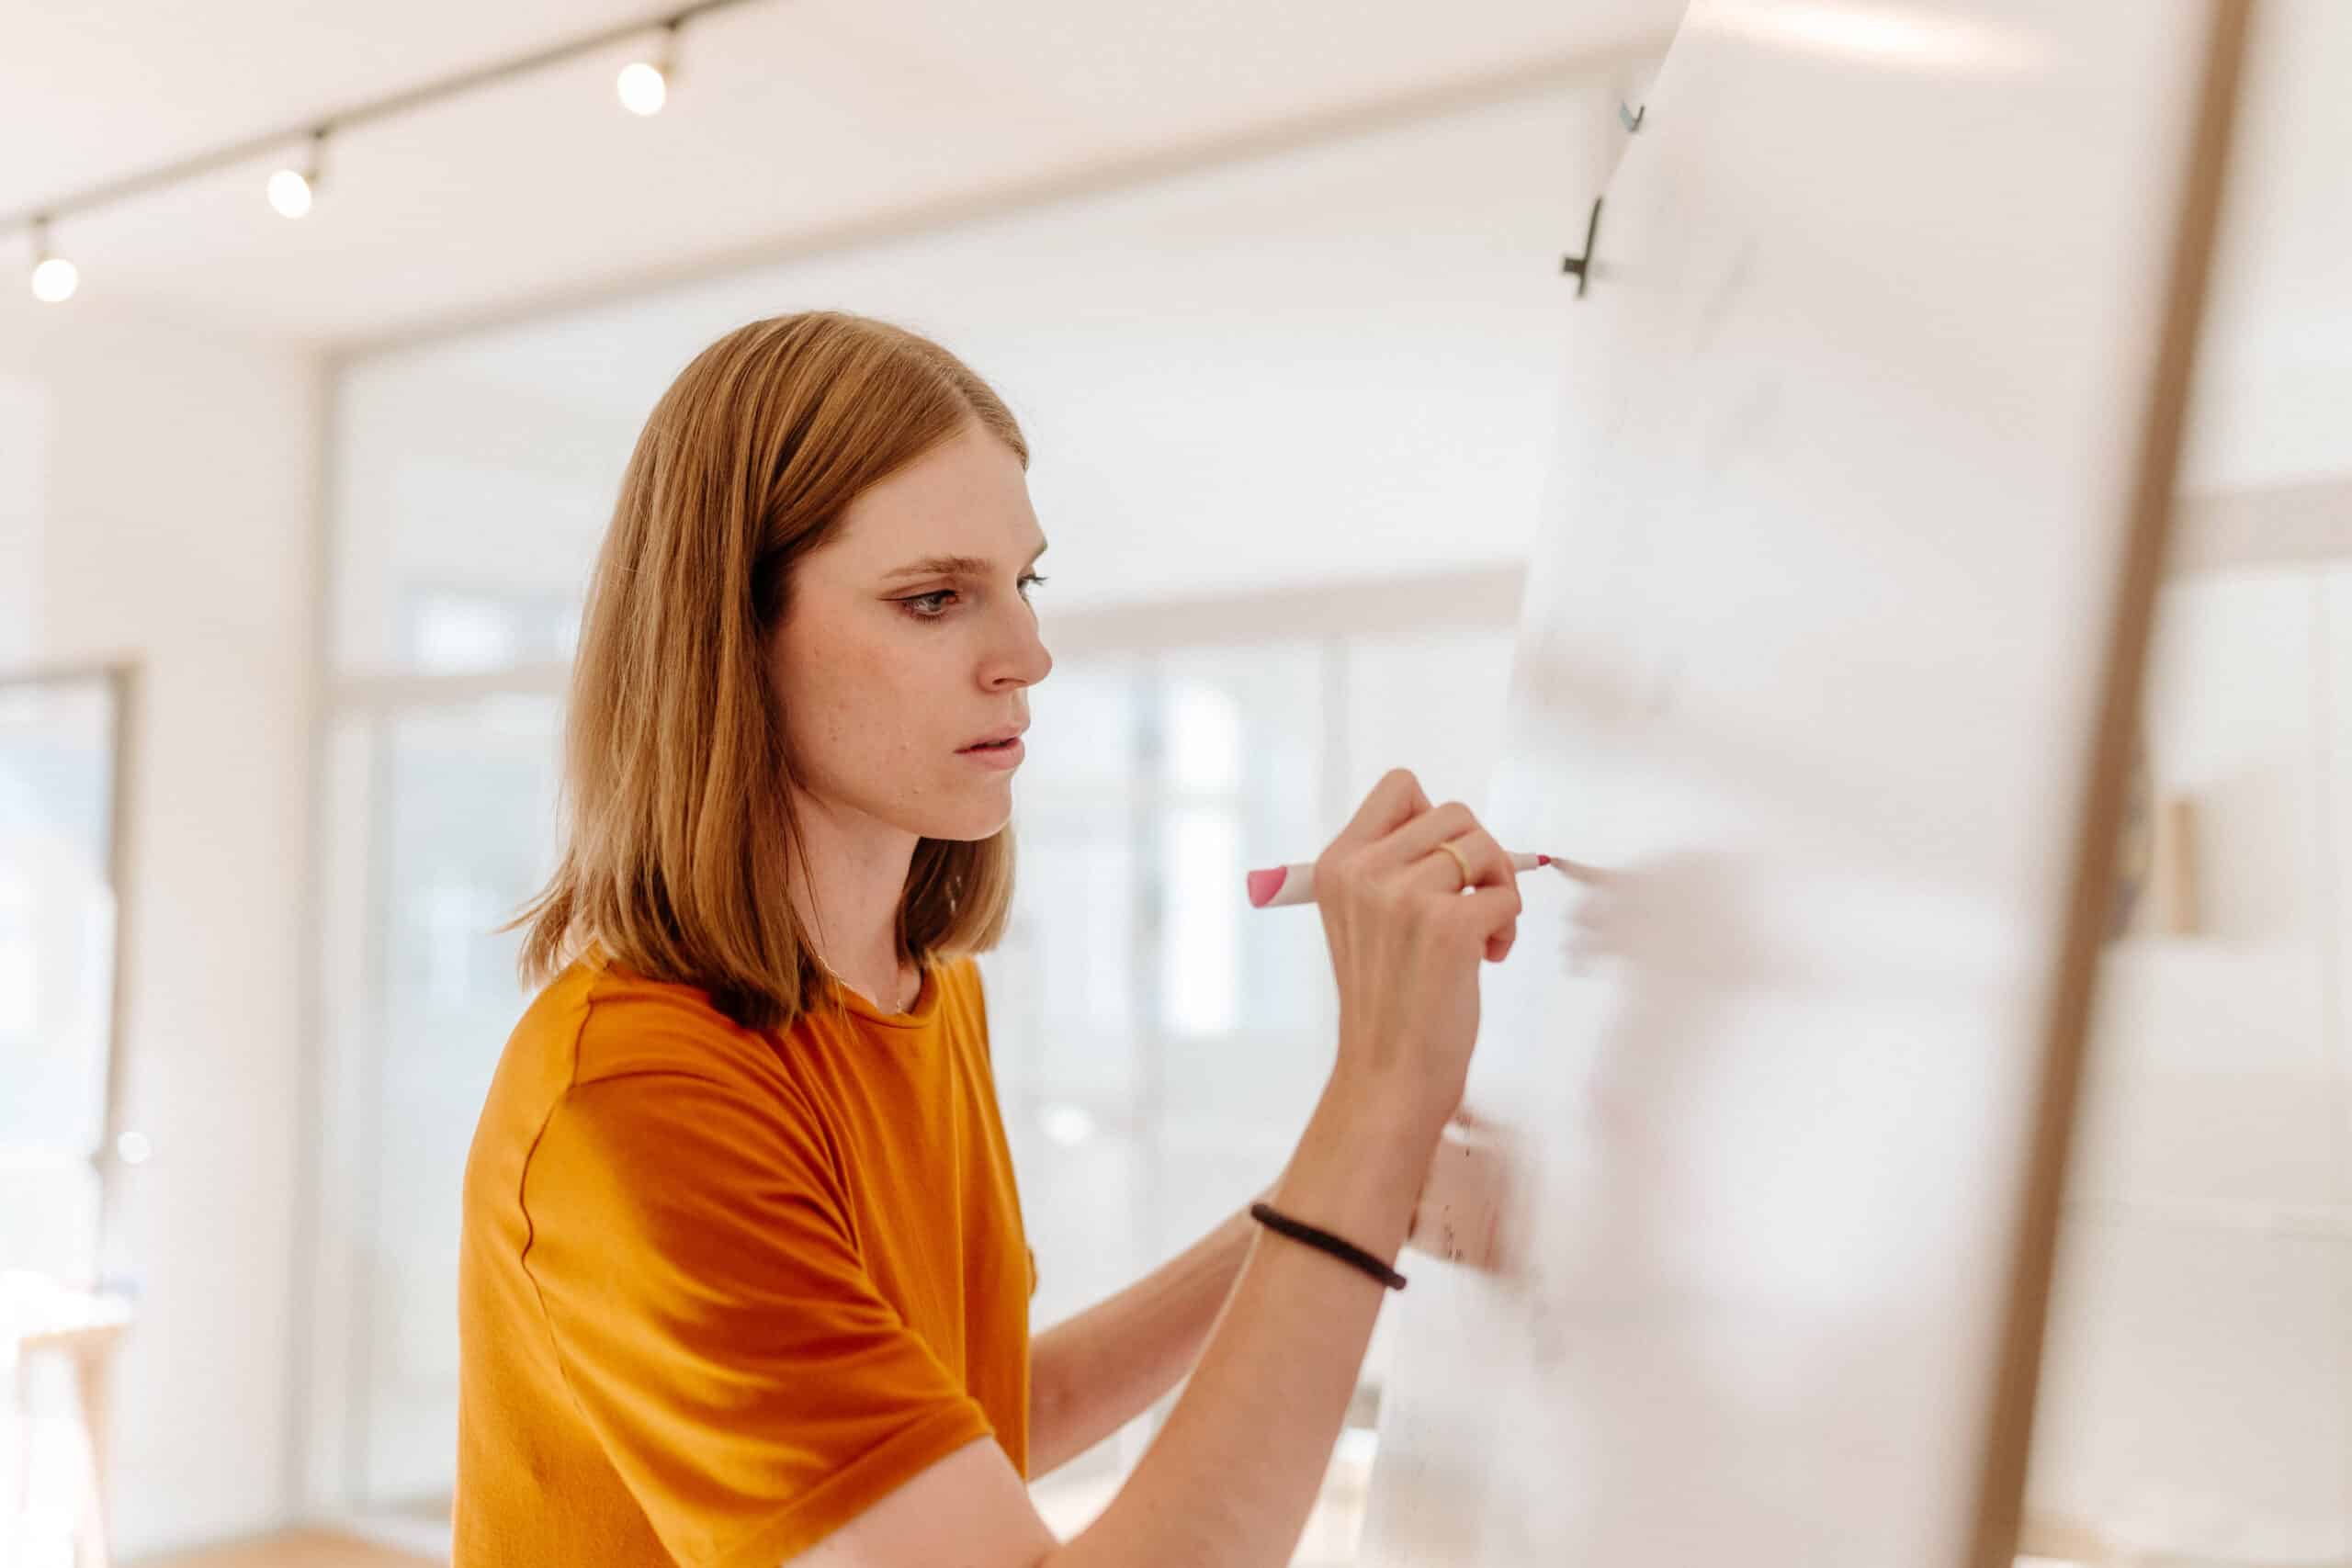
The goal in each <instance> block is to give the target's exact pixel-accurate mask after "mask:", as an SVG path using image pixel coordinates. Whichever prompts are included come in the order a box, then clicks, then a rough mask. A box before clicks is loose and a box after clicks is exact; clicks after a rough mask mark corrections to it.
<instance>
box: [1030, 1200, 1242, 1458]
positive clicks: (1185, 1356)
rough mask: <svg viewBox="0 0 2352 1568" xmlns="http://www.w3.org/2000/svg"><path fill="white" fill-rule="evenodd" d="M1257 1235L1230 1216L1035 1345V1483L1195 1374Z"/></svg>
mask: <svg viewBox="0 0 2352 1568" xmlns="http://www.w3.org/2000/svg"><path fill="white" fill-rule="evenodd" d="M1269 1190H1271V1189H1269ZM1255 1229H1256V1223H1255V1222H1254V1221H1252V1220H1251V1219H1250V1216H1249V1215H1248V1214H1247V1213H1234V1214H1233V1215H1231V1216H1229V1217H1228V1218H1227V1220H1226V1221H1225V1223H1224V1224H1220V1225H1218V1226H1217V1227H1216V1229H1215V1230H1213V1231H1211V1232H1209V1233H1208V1234H1207V1235H1204V1236H1203V1237H1202V1238H1201V1239H1200V1240H1199V1241H1197V1242H1194V1243H1193V1245H1192V1246H1191V1247H1187V1248H1185V1249H1184V1251H1182V1253H1180V1254H1178V1255H1177V1256H1176V1257H1175V1258H1171V1259H1170V1260H1169V1261H1168V1262H1167V1263H1165V1264H1163V1265H1161V1266H1160V1267H1159V1268H1158V1269H1154V1270H1153V1271H1152V1272H1151V1273H1149V1274H1148V1275H1146V1276H1144V1278H1142V1279H1141V1280H1137V1281H1136V1283H1134V1284H1132V1285H1130V1286H1128V1287H1127V1288H1126V1289H1125V1290H1124V1291H1121V1292H1119V1293H1118V1294H1117V1295H1115V1296H1111V1297H1109V1298H1107V1299H1106V1300H1103V1301H1102V1302H1099V1303H1096V1304H1095V1305H1093V1306H1091V1307H1089V1308H1088V1309H1087V1310H1086V1311H1084V1312H1082V1313H1080V1314H1078V1315H1077V1316H1075V1317H1072V1318H1069V1319H1068V1320H1067V1321H1065V1322H1062V1323H1060V1324H1057V1325H1055V1326H1054V1327H1052V1328H1050V1329H1048V1330H1047V1331H1046V1333H1045V1334H1043V1335H1041V1336H1039V1337H1038V1339H1037V1341H1036V1344H1035V1346H1034V1347H1033V1348H1031V1351H1030V1358H1029V1387H1030V1417H1029V1474H1030V1478H1031V1479H1032V1480H1035V1478H1037V1477H1038V1476H1041V1475H1046V1474H1048V1473H1050V1472H1053V1471H1054V1470H1056V1469H1057V1468H1058V1467H1059V1466H1061V1465H1063V1464H1065V1463H1067V1462H1068V1461H1070V1460H1073V1459H1075V1458H1077V1457H1078V1456H1079V1455H1080V1454H1082V1453H1084V1452H1085V1451H1086V1450H1089V1449H1091V1448H1092V1447H1093V1446H1094V1445H1095V1444H1097V1443H1099V1442H1101V1441H1102V1440H1103V1438H1107V1437H1109V1436H1110V1435H1111V1434H1112V1433H1114V1432H1115V1431H1117V1430H1118V1429H1119V1428H1120V1427H1124V1426H1125V1425H1126V1424H1127V1423H1128V1422H1130V1421H1132V1420H1134V1419H1135V1418H1136V1416H1140V1415H1142V1414H1143V1413H1144V1412H1145V1411H1146V1410H1148V1409H1149V1408H1150V1406H1151V1402H1152V1401H1153V1400H1155V1399H1158V1398H1159V1396H1160V1395H1161V1394H1163V1393H1167V1392H1168V1391H1169V1390H1170V1389H1171V1388H1173V1387H1175V1386H1176V1384H1177V1382H1179V1381H1180V1380H1182V1377H1183V1376H1184V1374H1185V1373H1186V1372H1188V1371H1192V1368H1193V1362H1194V1361H1195V1360H1197V1359H1199V1357H1200V1353H1201V1347H1202V1346H1203V1345H1204V1344H1205V1343H1206V1342H1207V1340H1208V1336H1209V1330H1210V1329H1211V1328H1212V1327H1213V1326H1214V1325H1216V1316H1217V1314H1218V1312H1219V1311H1221V1310H1222V1309H1223V1308H1224V1305H1225V1302H1226V1298H1227V1296H1228V1295H1230V1294H1231V1293H1232V1291H1233V1281H1234V1280H1235V1279H1236V1278H1237V1277H1238V1275H1239V1274H1240V1272H1241V1264H1242V1260H1243V1259H1244V1258H1247V1257H1248V1256H1249V1254H1250V1233H1251V1232H1252V1231H1253V1230H1255Z"/></svg>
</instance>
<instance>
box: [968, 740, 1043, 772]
mask: <svg viewBox="0 0 2352 1568" xmlns="http://www.w3.org/2000/svg"><path fill="white" fill-rule="evenodd" d="M1028 754H1029V749H1028V748H1027V747H1025V746H1023V745H1022V743H1021V741H1020V739H1018V738H1017V737H1016V738H1015V739H1011V740H1008V741H1006V742H1005V743H1004V744H1003V745H1001V746H967V747H965V748H964V749H963V750H961V751H958V752H956V755H957V756H958V757H968V758H970V759H971V760H972V761H975V762H978V764H979V765H980V766H981V767H984V768H996V769H1000V770H1001V769H1006V768H1017V767H1019V766H1020V765H1021V759H1022V758H1023V757H1025V756H1027V755H1028Z"/></svg>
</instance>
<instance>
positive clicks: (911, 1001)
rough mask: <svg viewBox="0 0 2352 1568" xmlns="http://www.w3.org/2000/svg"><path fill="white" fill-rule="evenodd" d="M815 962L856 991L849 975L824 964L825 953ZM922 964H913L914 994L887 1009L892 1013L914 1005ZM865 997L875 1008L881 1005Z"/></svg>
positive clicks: (861, 994)
mask: <svg viewBox="0 0 2352 1568" xmlns="http://www.w3.org/2000/svg"><path fill="white" fill-rule="evenodd" d="M817 962H818V963H819V964H824V969H825V973H826V974H828V975H831V976H832V977H833V978H834V979H836V980H838V981H840V982H841V983H842V985H843V986H845V987H848V988H849V989H851V990H853V991H857V987H855V986H852V985H850V983H849V977H848V976H845V975H843V974H842V972H841V971H840V970H838V969H836V968H834V967H833V966H832V965H831V964H826V963H825V955H824V954H823V953H819V954H818V955H817ZM857 994H858V995H859V996H861V997H865V992H864V991H857ZM921 997H922V964H916V965H915V988H914V995H913V996H910V997H909V998H907V999H906V1000H905V1001H904V1002H902V1003H900V1004H899V1006H897V1007H894V1008H891V1009H889V1011H891V1012H894V1013H899V1012H904V1011H906V1010H908V1009H909V1008H910V1007H912V1006H914V1005H915V1002H916V1000H917V999H918V998H921ZM865 999H866V1000H868V1001H870V1002H873V1003H874V1005H875V1006H876V1007H877V1008H878V1007H880V1006H881V1005H882V1004H881V1003H880V1002H879V1001H877V1000H876V999H875V998H872V997H866V998H865Z"/></svg>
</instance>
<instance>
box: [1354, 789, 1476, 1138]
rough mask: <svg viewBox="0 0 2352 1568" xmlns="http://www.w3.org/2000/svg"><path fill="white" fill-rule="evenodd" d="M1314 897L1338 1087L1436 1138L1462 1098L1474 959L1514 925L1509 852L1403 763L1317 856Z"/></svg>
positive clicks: (1471, 1029)
mask: <svg viewBox="0 0 2352 1568" xmlns="http://www.w3.org/2000/svg"><path fill="white" fill-rule="evenodd" d="M1448 843H1450V844H1452V845H1453V849H1454V851H1456V852H1459V853H1460V855H1461V856H1462V860H1463V862H1464V863H1467V865H1468V869H1469V880H1468V882H1467V883H1466V884H1465V883H1464V879H1463V867H1462V865H1460V864H1457V863H1456V862H1455V860H1454V857H1453V854H1452V853H1448V852H1446V851H1444V850H1442V849H1441V848H1440V847H1439V846H1440V845H1442V844H1448ZM1315 901H1316V903H1317V905H1318V906H1319V907H1320V908H1321V909H1322V912H1323V933H1324V937H1325V939H1326V941H1327V942H1329V946H1330V950H1331V968H1332V972H1333V974H1334V975H1335V976H1336V977H1337V978H1338V981H1339V988H1340V1056H1339V1064H1338V1066H1337V1067H1336V1068H1335V1069H1334V1070H1333V1078H1334V1082H1335V1084H1337V1085H1339V1086H1340V1087H1342V1088H1344V1089H1347V1090H1349V1091H1350V1092H1351V1093H1362V1094H1364V1095H1367V1096H1369V1097H1372V1098H1374V1099H1375V1100H1384V1101H1385V1102H1387V1103H1390V1104H1392V1105H1396V1106H1398V1107H1399V1108H1401V1109H1403V1110H1404V1111H1407V1112H1408V1114H1409V1115H1410V1116H1411V1117H1412V1118H1413V1119H1414V1120H1415V1122H1416V1123H1417V1124H1419V1125H1423V1126H1425V1127H1426V1128H1427V1130H1428V1131H1429V1133H1430V1135H1431V1136H1432V1137H1434V1136H1435V1134H1436V1133H1437V1131H1438V1129H1439V1128H1441V1127H1442V1126H1443V1125H1444V1124H1445V1122H1446V1119H1447V1118H1448V1117H1450V1116H1452V1115H1453V1111H1454V1109H1455V1108H1456V1107H1457V1106H1459V1105H1460V1104H1461V1102H1462V1086H1463V1083H1464V1079H1465V1078H1466V1077H1467V1076H1468V1074H1469V1070H1470V1053H1471V1050H1472V1048H1473V1047H1474V1046H1475V1045H1476V1042H1477V1035H1478V963H1479V960H1480V959H1481V958H1484V959H1486V960H1487V961H1488V962H1500V960H1501V959H1502V958H1503V956H1504V955H1505V954H1506V953H1510V949H1511V943H1512V942H1514V941H1515V940H1516V939H1517V937H1518V934H1519V909H1520V898H1519V881H1518V877H1517V875H1516V874H1514V873H1513V871H1512V869H1511V865H1510V859H1509V858H1508V857H1507V856H1506V855H1505V854H1504V853H1503V851H1502V848H1501V846H1500V845H1498V844H1497V843H1496V842H1495V840H1493V839H1492V838H1491V837H1490V836H1488V834H1487V830H1486V829H1484V828H1481V827H1480V826H1479V825H1478V820H1477V818H1476V817H1474V816H1472V815H1471V812H1470V808H1469V807H1466V806H1464V805H1463V804H1461V803H1460V802H1459V801H1450V802H1448V803H1447V804H1445V805H1443V806H1439V807H1431V806H1430V802H1429V797H1428V796H1427V795H1424V794H1422V793H1421V786H1420V783H1419V781H1418V780H1417V779H1415V778H1414V777H1413V775H1412V774H1411V773H1408V772H1406V771H1405V770H1404V769H1402V768H1399V769H1397V770H1396V771H1394V772H1392V773H1389V774H1388V775H1387V776H1386V777H1385V778H1383V779H1382V780H1381V781H1380V782H1379V783H1378V784H1374V786H1373V788H1372V793H1371V794H1370V795H1366V796H1365V797H1364V801H1363V805H1362V806H1361V807H1358V808H1357V810H1356V814H1355V817H1354V818H1353V820H1351V821H1350V822H1349V824H1348V825H1347V826H1346V827H1345V828H1342V829H1340V834H1339V836H1338V837H1337V838H1335V839H1333V840H1331V844H1330V847H1329V848H1328V849H1326V850H1325V851H1324V852H1323V853H1322V854H1321V855H1320V856H1319V857H1317V860H1316V862H1315Z"/></svg>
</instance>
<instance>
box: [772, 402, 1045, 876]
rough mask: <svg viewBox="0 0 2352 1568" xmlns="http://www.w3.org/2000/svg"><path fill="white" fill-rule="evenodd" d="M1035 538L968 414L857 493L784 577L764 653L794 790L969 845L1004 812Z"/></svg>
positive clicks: (1020, 483)
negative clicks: (1000, 744) (988, 743)
mask: <svg viewBox="0 0 2352 1568" xmlns="http://www.w3.org/2000/svg"><path fill="white" fill-rule="evenodd" d="M1045 547H1046V536H1045V535H1044V534H1043V533H1042V532H1041V531H1040V530H1039V529H1038V526H1037V514H1036V513H1035V511H1034V510H1033V509H1032V508H1031V506H1030V504H1029V481H1028V477H1027V476H1026V475H1025V474H1024V473H1023V471H1022V468H1021V461H1020V459H1019V458H1017V457H1014V456H1013V455H1012V451H1011V449H1010V448H1008V447H1007V446H1005V445H1004V444H1003V443H1002V442H1001V441H999V440H998V439H997V438H996V437H995V436H994V435H991V434H989V433H988V431H987V430H986V429H985V428H983V427H982V426H980V425H978V424H970V425H967V426H966V428H965V430H964V433H963V434H960V435H958V436H957V437H956V438H955V439H954V440H952V441H949V442H946V443H944V444H943V445H942V446H938V447H935V448H933V450H932V451H931V452H930V453H929V454H927V455H926V456H924V457H922V458H920V459H918V460H917V461H915V462H913V463H910V464H909V465H908V466H907V467H905V468H901V469H899V471H898V472H897V473H895V474H892V475H891V476H890V477H889V478H888V479H885V480H883V481H882V482H881V483H880V484H877V485H876V486H874V487H873V488H872V489H871V490H868V491H865V493H864V494H863V495H861V496H859V497H858V498H857V499H856V500H855V501H854V502H852V503H851V504H850V507H849V509H848V511H847V512H846V513H843V514H842V525H841V526H840V527H839V528H838V529H837V530H836V531H835V532H834V535H833V536H832V538H831V539H829V540H828V541H826V543H825V545H824V546H823V547H822V548H820V549H818V550H816V551H814V552H812V553H811V554H809V555H808V556H805V557H803V558H801V560H800V561H799V562H798V563H797V566H796V567H795V568H794V570H793V579H792V588H791V592H790V593H789V595H788V596H787V597H788V604H787V606H786V613H785V616H784V620H783V622H782V624H781V625H779V626H777V628H776V630H775V637H774V640H773V641H772V642H771V644H770V647H769V672H770V677H771V679H773V680H774V681H775V682H776V690H777V694H778V696H779V698H780V699H781V706H782V710H783V713H784V716H785V728H786V740H787V742H788V743H789V744H790V746H791V748H792V750H793V754H794V756H796V757H797V759H798V760H799V764H800V769H801V773H802V774H803V776H804V779H805V781H806V784H807V790H808V794H809V796H810V797H813V802H814V804H815V805H816V806H817V807H819V808H820V810H822V811H824V812H826V813H828V814H829V815H831V816H832V817H833V818H836V819H841V818H851V819H854V817H855V816H857V815H862V816H864V817H865V818H871V819H873V820H874V821H876V822H880V823H884V824H887V825H888V826H890V827H893V828H898V829H903V830H905V831H907V832H910V833H913V834H916V835H918V836H920V837H922V838H926V839H964V840H971V839H985V838H988V837H989V835H991V834H993V833H995V832H996V831H997V830H998V829H1001V828H1002V827H1003V826H1004V825H1005V823H1006V822H1007V821H1009V820H1010V819H1011V818H1012V775H1013V772H1014V770H1015V769H1016V768H1017V767H1018V766H1019V763H1020V760H1021V756H1022V746H1021V743H1020V742H1019V741H1017V740H1016V741H1014V742H1013V743H1012V745H1011V746H1009V747H1006V748H1003V749H1001V750H997V751H994V752H989V751H985V750H983V751H974V750H971V748H972V746H973V745H974V743H975V742H978V741H983V740H988V739H994V738H996V737H998V736H1001V735H1006V734H1010V733H1012V732H1014V731H1017V730H1021V729H1025V728H1028V724H1029V688H1030V687H1031V686H1034V685H1035V684H1036V683H1037V682H1040V681H1042V680H1044V679H1045V678H1046V671H1049V670H1051V669H1052V668H1053V667H1054V661H1053V659H1052V657H1051V656H1050V655H1048V654H1047V653H1046V645H1045V644H1044V643H1042V642H1040V641H1039V640H1038V639H1037V617H1036V614H1035V611H1034V610H1032V609H1031V608H1030V604H1029V587H1030V583H1031V581H1033V574H1032V572H1031V567H1032V565H1033V564H1034V563H1035V560H1036V558H1037V556H1038V554H1039V553H1040V552H1041V551H1043V550H1044V549H1045Z"/></svg>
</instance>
